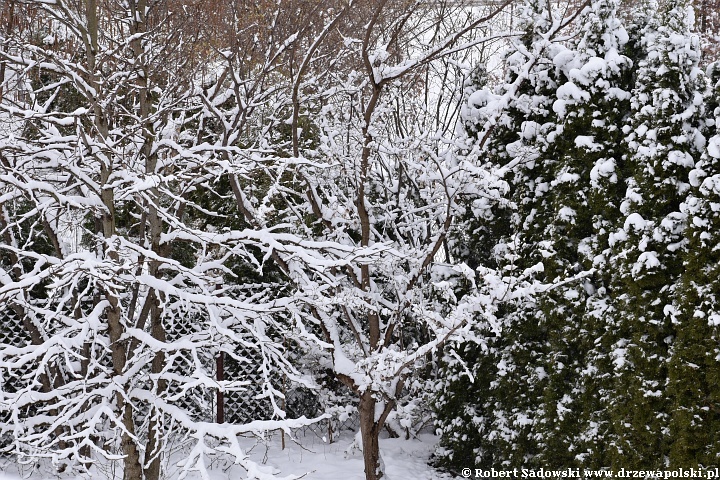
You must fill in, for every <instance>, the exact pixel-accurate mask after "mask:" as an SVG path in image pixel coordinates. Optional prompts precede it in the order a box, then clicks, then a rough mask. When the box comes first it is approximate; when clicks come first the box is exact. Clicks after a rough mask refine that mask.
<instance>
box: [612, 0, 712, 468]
mask: <svg viewBox="0 0 720 480" xmlns="http://www.w3.org/2000/svg"><path fill="white" fill-rule="evenodd" d="M644 7H645V11H644V14H643V16H642V17H643V18H644V24H643V27H642V28H641V30H640V33H641V37H640V45H639V46H640V47H641V49H642V51H643V53H644V55H643V57H642V58H641V59H640V60H639V62H638V65H637V66H638V70H637V82H636V86H635V88H634V90H633V92H632V99H631V106H632V113H631V115H632V116H631V119H630V122H629V125H628V126H627V128H626V133H627V134H628V136H627V139H626V141H627V145H628V148H629V154H628V157H627V162H628V170H629V171H630V172H631V174H632V176H631V178H629V179H628V189H627V194H626V199H625V201H624V202H623V205H622V206H621V211H622V213H623V216H624V218H621V224H620V225H619V229H618V231H617V232H616V233H615V235H614V238H613V243H614V247H613V251H614V258H613V261H612V262H611V268H612V269H613V270H614V272H615V279H614V283H615V285H616V286H617V287H616V288H617V291H616V292H614V293H615V295H617V296H616V299H615V301H616V308H617V317H618V325H617V329H618V332H619V333H620V334H622V335H625V336H626V338H619V339H618V341H617V342H616V343H615V345H614V351H613V354H612V355H613V360H614V362H615V365H616V367H617V369H616V372H615V375H616V384H615V387H614V388H615V391H616V392H617V394H618V395H616V397H615V398H616V399H615V401H614V402H613V404H612V405H611V412H610V413H611V416H612V420H613V428H614V435H615V441H614V444H613V448H612V451H611V453H610V459H611V461H612V466H613V467H614V468H621V467H624V468H626V469H643V468H662V467H664V466H665V465H666V462H667V458H668V454H669V445H670V443H671V441H672V439H671V437H670V435H669V431H668V424H669V418H670V413H671V409H672V406H671V405H670V402H669V398H668V393H667V378H668V371H667V363H668V360H669V356H670V351H671V347H672V342H673V338H674V326H673V321H675V320H676V317H677V309H676V308H675V307H674V306H673V299H674V298H675V289H676V285H677V283H678V280H679V278H680V275H681V273H682V271H683V264H682V255H683V252H684V251H685V250H686V249H687V242H686V241H685V238H684V229H685V216H684V214H683V213H681V212H680V204H681V202H682V200H683V199H684V198H685V196H686V195H687V193H688V189H689V187H690V185H689V183H688V178H689V172H690V170H691V169H692V168H693V167H694V165H695V161H696V159H697V156H698V150H697V147H696V145H697V140H698V139H699V132H698V129H697V119H698V115H697V114H698V112H697V103H696V102H697V98H696V93H697V90H696V84H697V72H698V71H697V62H698V50H697V47H695V48H692V47H691V45H692V43H691V41H690V28H691V17H690V16H689V11H690V10H689V8H688V6H687V5H684V4H680V5H676V4H675V3H674V2H673V3H671V2H665V3H663V4H660V5H658V4H656V3H655V2H653V1H650V2H647V3H646V4H645V5H644ZM689 46H690V47H689Z"/></svg>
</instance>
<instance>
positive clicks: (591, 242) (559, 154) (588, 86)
mask: <svg viewBox="0 0 720 480" xmlns="http://www.w3.org/2000/svg"><path fill="white" fill-rule="evenodd" d="M616 12H617V2H615V1H613V0H598V1H595V2H593V3H592V4H591V6H590V8H588V9H587V10H586V11H585V13H584V15H583V17H582V20H581V24H582V25H584V26H585V27H586V29H585V34H584V35H583V37H581V39H580V41H579V42H578V44H577V45H576V46H575V47H574V49H573V51H572V52H567V54H566V56H567V57H568V58H569V60H568V61H567V63H566V66H565V68H564V72H565V75H566V77H567V81H566V83H565V84H563V85H561V86H560V87H559V88H558V90H557V94H556V96H557V100H556V102H555V104H554V107H553V108H554V110H555V111H556V112H557V114H558V116H559V119H560V125H561V127H560V128H559V131H560V134H559V135H558V137H557V139H556V141H555V142H554V144H553V152H554V154H555V157H556V158H557V161H556V162H555V163H554V164H553V173H552V178H553V180H552V181H551V183H550V195H551V198H552V203H551V211H550V212H548V215H547V217H546V218H544V219H543V224H544V225H545V238H546V239H547V242H548V244H549V245H550V248H548V253H546V257H545V259H544V265H545V275H546V281H547V282H548V283H553V282H558V281H565V280H566V279H568V278H573V277H575V276H577V275H578V274H580V273H581V272H589V271H592V270H595V271H594V273H593V274H592V275H589V276H583V277H582V278H580V279H578V280H577V281H574V282H570V283H565V284H562V285H560V286H558V287H556V288H553V289H552V290H550V291H549V292H548V293H547V294H545V295H543V296H542V297H541V299H540V304H539V308H540V309H541V310H542V312H543V314H544V316H545V319H546V322H547V329H548V352H547V354H546V358H545V361H546V363H547V366H546V367H545V368H546V370H547V371H548V375H549V379H548V384H547V388H546V390H545V392H544V394H543V397H544V402H545V406H544V409H543V413H544V415H545V417H544V425H543V427H544V433H543V436H544V438H545V440H544V446H543V454H542V456H544V457H545V460H544V461H543V463H545V464H547V465H550V466H553V467H557V468H567V467H573V466H584V467H589V466H595V467H599V466H602V465H603V464H604V463H603V457H604V454H603V450H604V444H605V442H606V441H607V432H608V428H609V425H608V424H609V422H608V421H607V419H606V418H605V412H606V411H607V409H606V405H605V404H604V403H603V400H604V399H605V398H606V397H605V394H606V393H607V392H608V390H609V386H608V375H607V372H608V361H607V359H608V341H609V338H608V336H609V334H611V332H612V329H611V328H610V326H609V325H608V324H607V319H608V317H607V313H608V312H607V307H606V306H607V305H608V303H609V302H608V293H607V283H608V281H607V273H606V272H607V269H605V268H604V262H605V258H606V255H607V248H608V246H607V238H608V230H609V225H610V224H611V223H612V222H613V220H614V218H616V217H617V215H618V213H619V210H618V207H619V203H620V200H619V199H620V198H621V190H620V188H618V185H619V184H621V183H622V181H621V178H622V174H621V171H620V170H621V165H619V163H620V162H619V161H620V158H621V154H622V151H621V143H622V142H621V139H622V135H623V134H622V131H621V130H620V129H619V128H618V125H619V124H621V122H622V121H623V120H624V118H625V116H626V115H627V113H628V110H629V102H628V98H629V94H628V93H627V92H626V90H627V89H628V85H627V80H628V71H629V69H630V61H629V59H628V58H627V57H625V56H623V55H621V53H620V52H621V51H622V49H623V48H624V45H625V43H626V42H627V33H626V32H625V30H624V28H623V27H622V25H621V24H620V22H619V20H618V19H617V16H616ZM556 63H559V62H558V60H556Z"/></svg>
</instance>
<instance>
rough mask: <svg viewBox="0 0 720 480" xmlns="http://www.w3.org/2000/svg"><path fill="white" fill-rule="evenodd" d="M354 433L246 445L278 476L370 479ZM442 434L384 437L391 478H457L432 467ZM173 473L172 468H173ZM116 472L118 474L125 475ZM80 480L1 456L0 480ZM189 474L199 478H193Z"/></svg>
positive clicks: (220, 479)
mask: <svg viewBox="0 0 720 480" xmlns="http://www.w3.org/2000/svg"><path fill="white" fill-rule="evenodd" d="M352 438H353V437H352V434H345V435H343V436H341V437H340V438H339V439H338V440H337V441H335V442H334V443H332V444H328V443H326V442H323V440H322V439H321V438H319V437H317V436H315V435H313V434H308V435H307V436H305V437H302V438H301V439H299V440H302V445H300V444H299V443H296V442H292V441H286V448H285V449H284V450H283V449H282V448H281V443H280V436H279V435H275V436H274V437H273V438H271V439H270V440H269V441H267V442H265V443H264V444H263V443H259V444H258V443H257V442H255V441H253V440H251V439H246V440H245V443H244V445H243V446H244V447H246V448H248V449H249V450H250V452H249V454H250V456H251V458H252V459H253V460H255V461H256V462H259V463H262V464H264V466H265V468H267V470H266V471H267V472H270V471H272V472H273V473H274V474H276V475H277V476H278V478H288V477H289V478H293V476H298V477H299V476H302V475H305V476H304V477H302V478H303V480H364V478H365V474H364V473H363V461H362V452H360V451H359V450H357V449H353V450H351V452H346V450H347V449H348V447H349V446H350V444H351V443H352ZM436 441H437V437H435V436H433V435H429V434H423V435H420V436H419V438H417V439H410V440H404V439H392V438H384V439H382V440H381V441H380V448H381V452H382V457H383V461H384V462H385V469H386V477H385V478H386V479H387V480H451V479H453V478H455V477H453V476H451V475H448V474H444V473H441V472H438V471H437V470H434V469H433V468H432V467H429V466H428V465H427V459H428V458H429V456H430V454H431V453H432V451H433V448H434V447H435V442H436ZM229 467H230V468H228V467H227V466H225V467H223V466H221V465H216V468H214V469H213V470H212V471H211V478H212V479H213V480H226V479H233V480H236V479H242V478H246V477H245V474H244V472H243V471H242V470H239V469H238V467H234V466H229ZM169 473H172V472H169ZM118 475H119V472H116V477H115V478H121V477H119V476H118ZM70 478H75V477H71V476H67V475H62V476H58V475H53V474H50V473H48V472H46V473H45V474H40V473H38V472H36V473H33V472H31V471H28V470H27V469H25V470H22V471H19V470H18V468H17V467H16V466H15V465H12V464H11V463H8V462H7V461H6V460H4V461H3V460H0V480H20V479H27V480H50V479H53V480H58V479H70ZM92 478H93V479H96V478H97V479H98V480H102V479H112V478H113V477H112V475H111V474H110V473H109V472H98V471H96V472H94V473H93V475H92ZM187 478H193V479H195V478H199V477H196V476H194V475H193V476H188V477H187Z"/></svg>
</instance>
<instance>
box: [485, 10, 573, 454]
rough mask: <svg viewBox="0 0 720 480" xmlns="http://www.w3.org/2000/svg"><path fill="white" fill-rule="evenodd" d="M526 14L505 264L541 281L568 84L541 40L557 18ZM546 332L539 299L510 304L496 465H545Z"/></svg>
mask: <svg viewBox="0 0 720 480" xmlns="http://www.w3.org/2000/svg"><path fill="white" fill-rule="evenodd" d="M522 18H523V21H524V28H525V31H526V32H527V33H526V34H525V36H524V37H523V38H522V43H519V44H518V45H517V49H518V53H517V54H516V55H514V56H511V57H510V59H509V61H508V63H509V65H510V66H511V68H512V67H514V68H517V69H519V68H522V66H523V65H525V62H526V61H527V60H528V58H532V59H534V63H533V66H532V68H531V70H530V71H529V72H528V73H529V75H528V78H527V80H526V84H524V85H522V87H523V88H521V89H519V91H517V92H516V95H515V97H514V98H513V100H512V102H513V103H514V111H513V114H514V115H516V116H515V118H514V123H515V135H516V136H515V138H514V139H513V141H512V142H511V143H506V152H507V154H508V157H509V158H510V159H511V162H512V165H513V167H512V170H511V173H510V174H509V175H508V177H507V180H508V182H509V183H510V199H511V201H512V203H513V205H514V211H513V214H512V217H511V219H510V222H509V225H510V229H511V231H510V234H509V235H508V236H507V237H506V238H505V239H504V243H502V248H503V249H504V251H505V252H506V253H505V256H504V258H503V259H502V260H501V262H500V266H501V267H502V268H503V269H504V270H505V272H507V274H508V275H511V276H516V277H521V276H523V275H524V273H523V272H533V271H535V272H536V273H535V274H531V275H540V278H542V273H541V272H540V270H541V269H538V268H537V266H539V265H542V263H543V259H544V258H545V256H546V255H547V253H548V251H549V249H551V248H552V246H551V245H549V244H548V242H547V239H546V237H545V233H546V223H545V220H546V219H547V218H548V217H549V216H550V215H549V212H551V211H552V203H551V200H552V198H551V195H550V193H549V192H550V185H551V182H552V179H553V177H552V175H553V169H554V166H555V163H556V156H555V154H554V150H553V148H554V142H555V140H556V138H557V135H558V134H559V131H558V124H557V115H556V113H555V112H554V111H553V109H552V106H553V102H554V100H555V91H556V89H557V87H558V84H559V83H560V82H562V81H563V79H562V72H561V71H560V69H559V67H558V66H557V65H555V64H554V63H553V59H554V58H555V57H556V55H558V54H559V53H561V52H562V51H564V47H562V46H559V45H557V44H553V43H550V42H547V40H546V39H545V38H544V37H543V33H544V32H546V31H547V30H548V29H549V25H550V23H551V22H552V18H551V16H550V6H549V4H547V3H546V2H543V1H531V2H528V3H527V4H526V6H525V10H524V11H523V16H522ZM548 330H549V325H548V322H547V319H546V318H545V317H544V312H542V311H541V310H539V309H538V308H537V305H536V304H534V302H530V301H527V299H524V300H523V301H522V302H518V303H517V304H514V305H508V306H507V310H506V312H505V315H504V318H503V331H502V336H501V338H500V339H499V341H498V342H497V353H496V356H497V361H498V364H497V368H498V376H497V378H496V379H495V380H494V381H493V382H492V383H491V392H492V393H491V395H492V397H493V400H494V402H495V404H494V405H493V407H494V408H493V415H492V416H493V419H492V424H491V425H490V429H489V438H490V440H491V441H492V442H493V444H494V445H493V450H494V451H495V452H496V458H495V459H494V461H493V466H500V465H504V466H507V467H533V466H535V467H540V466H543V465H544V466H547V464H545V460H546V459H545V458H543V457H542V456H539V454H540V453H542V451H543V448H544V441H545V438H544V437H543V433H544V425H543V419H544V414H543V407H544V406H545V403H544V402H543V396H542V392H543V391H545V390H546V388H547V384H548V370H547V363H546V361H545V358H546V356H547V350H548Z"/></svg>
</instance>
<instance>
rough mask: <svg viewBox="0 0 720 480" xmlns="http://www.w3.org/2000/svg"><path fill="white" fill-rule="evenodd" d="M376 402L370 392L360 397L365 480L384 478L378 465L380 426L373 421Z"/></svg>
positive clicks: (380, 466)
mask: <svg viewBox="0 0 720 480" xmlns="http://www.w3.org/2000/svg"><path fill="white" fill-rule="evenodd" d="M376 404H377V402H376V400H375V399H374V398H373V396H372V392H370V391H367V392H365V393H363V394H362V395H361V396H360V406H359V408H358V410H359V413H360V436H361V438H362V450H363V460H364V462H365V480H379V479H380V478H382V477H383V476H384V472H383V470H382V464H381V463H380V442H379V439H378V435H379V433H380V428H379V427H380V426H379V425H378V423H377V422H376V421H375V406H376Z"/></svg>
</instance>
